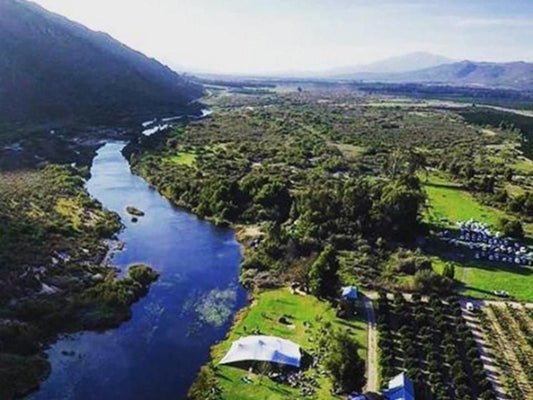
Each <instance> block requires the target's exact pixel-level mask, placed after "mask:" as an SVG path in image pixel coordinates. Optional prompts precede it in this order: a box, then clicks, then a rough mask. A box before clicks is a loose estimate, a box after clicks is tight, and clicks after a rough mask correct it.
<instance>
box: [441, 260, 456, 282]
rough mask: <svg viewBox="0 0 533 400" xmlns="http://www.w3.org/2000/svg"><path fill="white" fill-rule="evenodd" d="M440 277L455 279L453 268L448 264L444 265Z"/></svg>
mask: <svg viewBox="0 0 533 400" xmlns="http://www.w3.org/2000/svg"><path fill="white" fill-rule="evenodd" d="M442 276H444V277H446V278H448V279H452V280H453V279H454V278H455V266H454V265H453V264H452V263H449V262H447V263H446V264H444V269H443V270H442Z"/></svg>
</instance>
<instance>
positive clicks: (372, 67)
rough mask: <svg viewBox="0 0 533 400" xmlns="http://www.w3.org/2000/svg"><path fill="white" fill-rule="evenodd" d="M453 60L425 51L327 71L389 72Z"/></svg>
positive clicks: (419, 67)
mask: <svg viewBox="0 0 533 400" xmlns="http://www.w3.org/2000/svg"><path fill="white" fill-rule="evenodd" d="M451 62H453V60H451V59H450V58H447V57H444V56H441V55H438V54H431V53H425V52H416V53H409V54H405V55H402V56H397V57H390V58H386V59H384V60H380V61H376V62H373V63H370V64H365V65H356V66H353V67H345V68H338V69H334V70H331V71H328V72H327V75H328V76H336V75H347V74H351V73H371V74H388V73H402V72H409V71H417V70H420V69H423V68H432V67H436V66H438V65H442V64H449V63H451Z"/></svg>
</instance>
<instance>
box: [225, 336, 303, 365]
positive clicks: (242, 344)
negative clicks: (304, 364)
mask: <svg viewBox="0 0 533 400" xmlns="http://www.w3.org/2000/svg"><path fill="white" fill-rule="evenodd" d="M301 358H302V354H301V352H300V346H298V345H297V344H296V343H293V342H291V341H290V340H286V339H281V338H278V337H275V336H246V337H243V338H240V339H239V340H237V341H235V342H233V344H232V345H231V348H230V349H229V351H228V352H227V353H226V355H225V356H224V358H223V359H222V360H221V361H220V364H231V363H236V362H240V361H267V362H273V363H277V364H284V365H290V366H292V367H300V360H301Z"/></svg>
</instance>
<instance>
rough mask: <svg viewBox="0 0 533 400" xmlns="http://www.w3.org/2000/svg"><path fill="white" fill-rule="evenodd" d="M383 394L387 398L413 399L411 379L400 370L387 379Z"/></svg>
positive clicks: (390, 399)
mask: <svg viewBox="0 0 533 400" xmlns="http://www.w3.org/2000/svg"><path fill="white" fill-rule="evenodd" d="M383 396H384V397H385V399H387V400H414V399H415V389H414V386H413V381H412V380H411V379H409V377H408V376H407V375H405V373H403V372H402V373H401V374H400V375H397V376H395V377H394V378H392V379H391V380H390V381H389V387H388V389H385V390H384V391H383Z"/></svg>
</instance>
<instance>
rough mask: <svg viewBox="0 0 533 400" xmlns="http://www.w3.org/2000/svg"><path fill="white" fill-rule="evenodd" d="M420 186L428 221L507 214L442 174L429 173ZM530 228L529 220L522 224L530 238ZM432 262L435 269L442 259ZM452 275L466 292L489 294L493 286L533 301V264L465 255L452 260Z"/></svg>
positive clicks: (489, 220) (492, 221)
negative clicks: (422, 185)
mask: <svg viewBox="0 0 533 400" xmlns="http://www.w3.org/2000/svg"><path fill="white" fill-rule="evenodd" d="M424 187H425V190H426V194H427V196H428V202H429V208H428V209H427V210H426V213H425V215H424V220H425V221H426V222H428V223H431V224H434V225H441V226H442V225H447V224H446V223H445V222H443V221H441V218H444V219H446V220H448V221H450V222H451V223H455V222H457V221H461V220H467V219H470V218H473V219H475V220H478V221H482V222H485V223H488V224H491V225H496V224H497V222H498V219H499V218H501V217H504V216H507V214H506V213H505V212H504V211H502V210H497V209H495V208H493V207H488V206H485V205H483V204H480V203H479V201H477V200H476V199H475V198H474V197H473V196H472V195H471V194H470V193H468V192H467V191H466V190H464V189H462V188H461V187H460V186H459V185H457V184H454V183H451V182H450V181H448V180H446V178H445V177H443V176H442V175H436V174H431V175H430V177H429V180H428V182H427V183H425V184H424ZM532 228H533V227H532V226H531V224H525V225H524V229H525V230H526V233H527V235H528V237H529V238H530V239H531V237H533V234H532ZM433 264H434V265H435V267H436V270H437V271H438V270H439V269H440V268H441V265H442V264H443V263H442V262H440V260H438V259H434V262H433ZM455 278H456V279H458V280H460V281H461V282H462V283H463V284H464V286H463V289H462V293H463V294H464V295H466V296H472V297H479V298H493V297H494V296H493V294H492V292H493V291H494V290H507V291H508V292H509V293H510V294H511V296H513V297H515V298H517V299H518V300H524V301H533V285H532V284H531V280H532V279H533V267H526V266H516V265H514V264H504V263H494V262H484V261H479V260H475V259H469V258H465V260H464V261H461V262H456V274H455Z"/></svg>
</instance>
